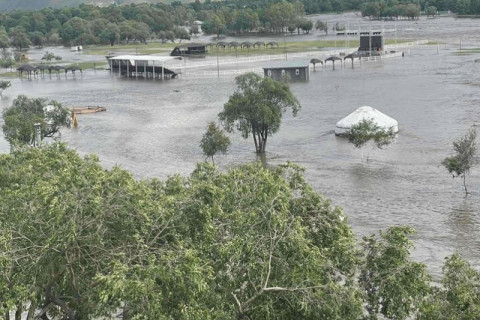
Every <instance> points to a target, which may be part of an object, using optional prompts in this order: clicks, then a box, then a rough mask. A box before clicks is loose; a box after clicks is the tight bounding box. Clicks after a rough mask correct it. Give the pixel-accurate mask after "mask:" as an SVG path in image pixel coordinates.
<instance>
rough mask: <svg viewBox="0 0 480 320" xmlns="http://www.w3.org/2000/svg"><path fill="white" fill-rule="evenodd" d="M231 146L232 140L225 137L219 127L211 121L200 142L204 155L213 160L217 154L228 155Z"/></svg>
mask: <svg viewBox="0 0 480 320" xmlns="http://www.w3.org/2000/svg"><path fill="white" fill-rule="evenodd" d="M229 146H230V139H229V138H228V137H227V136H226V135H225V133H224V132H223V131H222V129H221V128H219V127H218V125H217V124H216V123H215V122H214V121H211V122H209V123H208V126H207V131H206V132H205V134H204V135H203V137H202V140H201V141H200V148H202V151H203V154H204V155H205V156H206V157H210V158H212V162H213V157H214V156H215V155H216V154H217V153H219V152H220V153H223V154H225V153H227V150H228V147H229Z"/></svg>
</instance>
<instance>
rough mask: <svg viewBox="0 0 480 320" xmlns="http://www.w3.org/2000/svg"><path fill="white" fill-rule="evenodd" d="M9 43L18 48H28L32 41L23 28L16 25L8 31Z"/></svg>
mask: <svg viewBox="0 0 480 320" xmlns="http://www.w3.org/2000/svg"><path fill="white" fill-rule="evenodd" d="M10 44H11V45H12V46H13V47H15V48H17V49H18V50H22V49H26V48H28V47H29V46H30V45H31V44H32V42H31V41H30V39H29V38H28V35H27V33H26V32H25V30H24V29H23V28H21V27H18V28H15V29H12V30H11V31H10Z"/></svg>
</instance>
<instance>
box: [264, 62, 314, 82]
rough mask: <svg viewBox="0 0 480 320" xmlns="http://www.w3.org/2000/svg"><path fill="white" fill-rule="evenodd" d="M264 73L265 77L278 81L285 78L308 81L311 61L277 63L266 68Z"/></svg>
mask: <svg viewBox="0 0 480 320" xmlns="http://www.w3.org/2000/svg"><path fill="white" fill-rule="evenodd" d="M263 73H264V76H265V77H270V78H272V79H274V80H277V81H279V80H282V78H284V77H288V78H289V79H290V80H293V81H295V80H296V81H308V80H309V79H310V61H303V60H292V61H275V62H272V63H270V64H268V65H266V66H264V67H263Z"/></svg>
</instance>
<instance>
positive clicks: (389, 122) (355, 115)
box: [335, 106, 398, 135]
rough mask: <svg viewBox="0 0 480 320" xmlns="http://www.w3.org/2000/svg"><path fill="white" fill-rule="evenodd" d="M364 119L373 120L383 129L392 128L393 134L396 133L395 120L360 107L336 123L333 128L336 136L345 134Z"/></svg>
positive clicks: (369, 108)
mask: <svg viewBox="0 0 480 320" xmlns="http://www.w3.org/2000/svg"><path fill="white" fill-rule="evenodd" d="M364 119H367V120H368V119H373V121H374V122H375V123H376V124H377V125H378V126H379V127H381V128H383V129H387V130H388V129H390V128H393V132H398V122H397V120H395V119H393V118H391V117H389V116H387V115H386V114H384V113H382V112H380V111H378V110H377V109H375V108H372V107H370V106H362V107H360V108H358V109H356V110H355V111H353V112H352V113H350V114H349V115H348V116H346V117H345V118H343V119H342V120H340V121H338V122H337V124H336V126H335V134H336V135H344V134H347V133H348V131H349V130H350V128H351V127H352V126H353V125H355V124H357V123H359V122H360V121H362V120H364Z"/></svg>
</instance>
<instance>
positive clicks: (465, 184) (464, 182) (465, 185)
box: [463, 174, 468, 194]
mask: <svg viewBox="0 0 480 320" xmlns="http://www.w3.org/2000/svg"><path fill="white" fill-rule="evenodd" d="M465 178H466V175H465V174H463V187H464V188H465V194H468V190H467V183H466V181H465Z"/></svg>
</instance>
